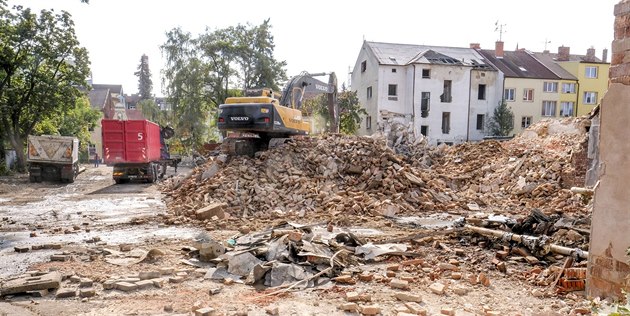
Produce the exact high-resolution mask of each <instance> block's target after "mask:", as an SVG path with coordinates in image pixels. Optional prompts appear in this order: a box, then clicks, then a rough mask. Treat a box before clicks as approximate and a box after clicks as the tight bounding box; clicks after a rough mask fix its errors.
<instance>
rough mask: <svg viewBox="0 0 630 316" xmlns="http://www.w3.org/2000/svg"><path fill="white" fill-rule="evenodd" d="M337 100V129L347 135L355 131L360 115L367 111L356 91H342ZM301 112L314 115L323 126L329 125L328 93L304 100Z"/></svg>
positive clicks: (358, 124)
mask: <svg viewBox="0 0 630 316" xmlns="http://www.w3.org/2000/svg"><path fill="white" fill-rule="evenodd" d="M337 102H338V104H339V131H340V132H341V133H343V134H348V135H352V134H354V133H356V132H357V130H359V127H360V124H361V122H362V121H363V119H362V118H361V116H363V115H367V111H366V110H365V109H364V108H362V107H361V104H360V103H359V98H358V96H357V93H356V92H352V91H347V90H346V91H342V92H341V93H339V95H338V96H337ZM302 113H303V114H304V115H305V116H315V117H317V119H318V120H323V122H324V124H325V126H330V124H331V122H330V115H329V110H328V95H326V94H322V95H319V96H318V97H316V98H314V99H311V100H305V101H304V103H303V106H302Z"/></svg>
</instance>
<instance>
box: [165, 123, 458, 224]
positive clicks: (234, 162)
mask: <svg viewBox="0 0 630 316" xmlns="http://www.w3.org/2000/svg"><path fill="white" fill-rule="evenodd" d="M432 173H433V172H432V171H431V170H428V169H427V170H424V169H419V168H414V167H411V166H409V165H408V164H406V163H405V162H404V161H402V159H401V157H400V156H398V155H396V154H395V153H394V152H393V151H392V150H391V149H390V148H388V147H387V146H386V144H385V142H384V141H382V139H376V138H370V137H346V136H339V135H330V136H323V137H320V138H307V139H296V140H293V141H292V142H289V143H287V144H284V145H283V146H281V147H279V148H274V149H272V150H269V151H266V152H261V153H260V156H259V157H258V158H257V159H250V158H247V157H231V158H230V159H229V160H228V159H227V158H226V157H224V156H220V157H217V159H214V160H212V161H209V162H208V163H206V164H205V165H204V166H202V167H200V168H197V169H195V170H194V171H193V174H192V175H191V176H190V177H189V178H188V179H187V180H184V181H180V182H177V181H178V180H174V183H176V185H175V186H177V188H176V189H174V190H172V189H170V188H172V187H174V186H173V185H172V184H173V183H171V185H169V184H167V186H166V195H167V197H169V199H168V200H167V204H168V205H169V208H170V209H173V210H175V212H176V214H178V215H180V214H185V215H189V216H193V215H195V211H196V210H197V209H199V208H201V207H203V206H205V205H207V204H209V203H213V202H225V203H226V204H227V205H228V212H229V213H230V214H231V215H237V216H251V215H253V216H258V217H265V216H269V215H270V214H271V213H281V214H282V213H296V214H302V215H304V214H306V213H308V212H313V211H318V212H321V211H326V212H333V213H334V212H343V213H351V214H366V213H367V214H374V215H381V214H390V215H393V214H395V213H397V212H399V211H401V210H402V211H405V212H411V213H412V212H415V211H416V210H423V209H433V208H435V207H436V206H435V205H434V203H433V201H435V197H436V196H438V197H439V196H444V197H442V198H441V199H449V200H452V199H453V197H454V196H453V197H446V195H448V194H450V192H442V191H445V190H446V188H445V187H444V186H443V183H441V182H435V181H434V182H432V183H427V181H429V180H431V179H432V178H433V176H431V174H432ZM440 207H441V209H442V210H444V209H446V207H447V205H443V206H440Z"/></svg>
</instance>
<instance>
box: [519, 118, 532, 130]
mask: <svg viewBox="0 0 630 316" xmlns="http://www.w3.org/2000/svg"><path fill="white" fill-rule="evenodd" d="M530 125H532V117H531V116H523V117H521V127H522V128H528V127H529V126H530Z"/></svg>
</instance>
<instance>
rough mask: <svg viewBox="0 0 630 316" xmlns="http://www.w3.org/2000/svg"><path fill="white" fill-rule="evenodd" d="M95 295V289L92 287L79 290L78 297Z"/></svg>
mask: <svg viewBox="0 0 630 316" xmlns="http://www.w3.org/2000/svg"><path fill="white" fill-rule="evenodd" d="M95 295H96V290H95V289H94V288H93V287H91V288H87V289H80V290H79V296H80V297H93V296H95Z"/></svg>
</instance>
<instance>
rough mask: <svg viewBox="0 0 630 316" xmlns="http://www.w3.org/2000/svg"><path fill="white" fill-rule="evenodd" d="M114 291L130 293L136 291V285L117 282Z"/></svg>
mask: <svg viewBox="0 0 630 316" xmlns="http://www.w3.org/2000/svg"><path fill="white" fill-rule="evenodd" d="M116 289H117V290H121V291H123V292H131V291H135V290H136V289H138V285H136V284H135V283H129V282H117V283H116Z"/></svg>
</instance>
